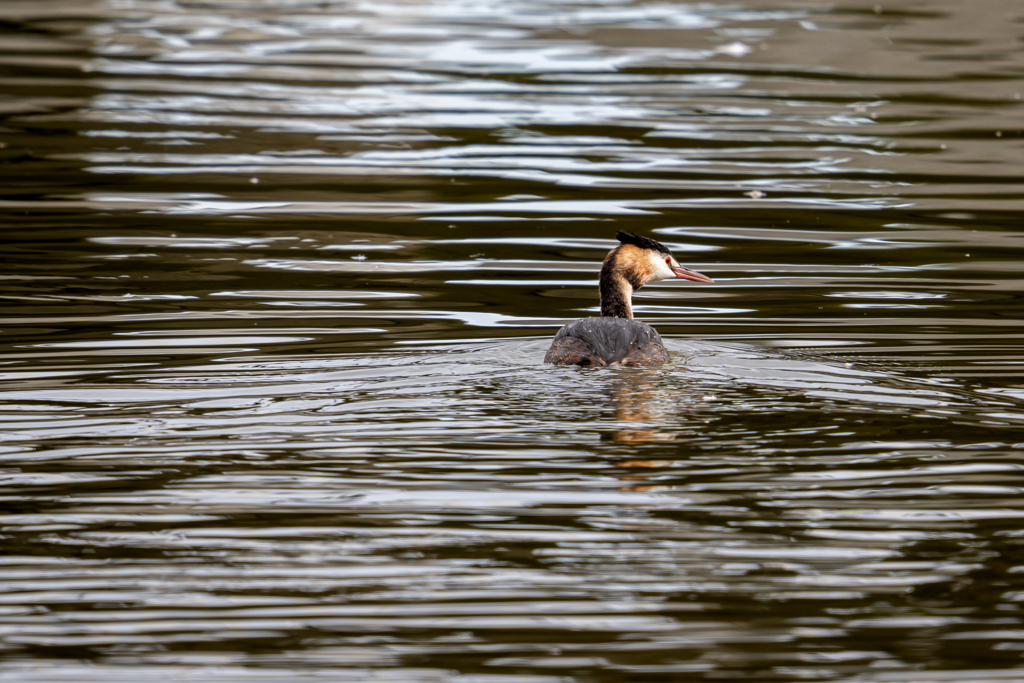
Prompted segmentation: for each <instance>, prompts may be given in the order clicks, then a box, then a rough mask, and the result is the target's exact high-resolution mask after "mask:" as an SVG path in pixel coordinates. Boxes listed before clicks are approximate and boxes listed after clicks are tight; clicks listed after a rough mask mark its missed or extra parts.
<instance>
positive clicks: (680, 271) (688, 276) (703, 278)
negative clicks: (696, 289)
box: [672, 266, 715, 284]
mask: <svg viewBox="0 0 1024 683" xmlns="http://www.w3.org/2000/svg"><path fill="white" fill-rule="evenodd" d="M672 272H673V273H675V274H676V277H679V278H682V279H684V280H691V281H693V282H710V283H711V284H714V283H715V281H714V280H712V279H711V278H709V277H708V276H707V275H701V274H700V273H698V272H697V271H695V270H690V269H688V268H683V267H682V266H672Z"/></svg>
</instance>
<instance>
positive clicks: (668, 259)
mask: <svg viewBox="0 0 1024 683" xmlns="http://www.w3.org/2000/svg"><path fill="white" fill-rule="evenodd" d="M665 265H666V266H668V267H669V268H671V267H672V259H670V258H667V259H665Z"/></svg>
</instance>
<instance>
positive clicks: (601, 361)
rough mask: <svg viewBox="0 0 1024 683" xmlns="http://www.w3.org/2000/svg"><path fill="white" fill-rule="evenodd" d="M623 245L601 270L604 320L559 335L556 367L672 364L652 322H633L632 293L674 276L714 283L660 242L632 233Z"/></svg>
mask: <svg viewBox="0 0 1024 683" xmlns="http://www.w3.org/2000/svg"><path fill="white" fill-rule="evenodd" d="M616 237H618V239H619V242H620V243H621V244H619V246H617V247H615V248H614V249H612V250H611V251H610V252H608V255H607V256H606V257H605V259H604V263H603V264H602V265H601V277H600V281H599V291H600V296H601V316H602V317H600V318H581V319H580V320H574V321H573V322H571V323H569V324H568V325H565V326H564V327H562V329H560V330H559V331H558V334H556V335H555V338H554V340H553V341H552V343H551V347H550V348H549V349H548V352H547V353H546V354H545V355H544V362H545V363H553V364H555V365H583V366H606V365H656V364H659V363H667V362H668V360H669V355H668V351H667V350H666V349H665V345H664V343H662V341H661V336H659V335H658V333H657V332H656V331H655V330H654V328H653V327H651V326H650V325H648V324H647V323H643V322H640V321H639V320H633V305H632V299H633V292H635V291H636V290H638V289H640V288H641V287H643V286H644V285H646V284H648V283H649V282H657V281H659V280H664V279H666V278H670V277H677V278H683V279H686V280H693V281H695V282H713V280H712V279H711V278H709V277H707V276H706V275H701V274H700V273H697V272H695V271H692V270H688V269H686V268H683V267H682V266H680V265H679V264H678V263H677V262H676V260H675V258H673V257H672V252H670V251H669V249H668V247H666V246H665V245H664V244H662V243H661V242H656V241H655V240H652V239H650V238H649V237H641V236H639V235H634V234H633V233H629V232H619V233H618V234H617V235H616Z"/></svg>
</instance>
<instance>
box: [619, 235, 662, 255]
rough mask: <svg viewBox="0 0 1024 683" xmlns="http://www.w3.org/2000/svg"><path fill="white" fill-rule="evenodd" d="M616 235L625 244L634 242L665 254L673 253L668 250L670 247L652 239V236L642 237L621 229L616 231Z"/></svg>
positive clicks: (642, 247)
mask: <svg viewBox="0 0 1024 683" xmlns="http://www.w3.org/2000/svg"><path fill="white" fill-rule="evenodd" d="M615 237H617V238H618V240H619V241H620V242H622V243H623V244H632V245H634V246H637V247H640V248H641V249H650V250H651V251H656V252H658V253H660V254H664V255H665V256H671V255H672V252H670V251H669V250H668V247H666V246H665V245H664V244H662V243H661V242H656V241H654V240H652V239H651V238H650V237H641V236H640V235H634V234H633V233H631V232H623V231H621V230H620V231H619V232H618V233H616V235H615Z"/></svg>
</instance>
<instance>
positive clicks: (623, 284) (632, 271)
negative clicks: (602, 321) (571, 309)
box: [600, 249, 646, 318]
mask: <svg viewBox="0 0 1024 683" xmlns="http://www.w3.org/2000/svg"><path fill="white" fill-rule="evenodd" d="M645 280H646V278H644V277H643V276H642V274H641V273H640V272H639V270H638V269H637V268H636V267H634V265H633V264H632V263H631V262H630V261H629V260H628V259H627V260H626V261H625V262H624V261H623V259H622V258H620V254H619V249H615V250H613V251H612V252H611V253H610V254H608V257H607V258H605V260H604V264H603V265H602V266H601V280H600V292H601V316H602V317H604V318H632V317H633V292H635V291H636V290H638V289H640V288H641V287H643V286H644V282H645Z"/></svg>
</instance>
